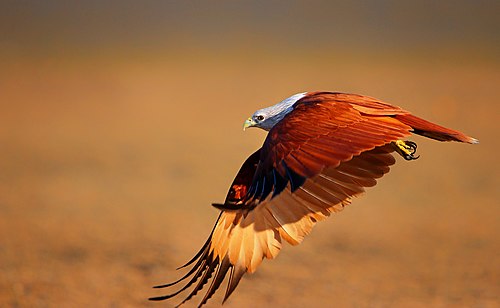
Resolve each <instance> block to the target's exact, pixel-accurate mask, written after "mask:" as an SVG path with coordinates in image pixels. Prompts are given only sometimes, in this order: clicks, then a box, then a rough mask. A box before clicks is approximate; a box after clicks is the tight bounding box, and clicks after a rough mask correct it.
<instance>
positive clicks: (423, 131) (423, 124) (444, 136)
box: [394, 114, 479, 143]
mask: <svg viewBox="0 0 500 308" xmlns="http://www.w3.org/2000/svg"><path fill="white" fill-rule="evenodd" d="M394 117H395V118H396V119H397V120H399V121H401V122H402V123H404V124H406V125H409V126H411V127H412V128H413V133H415V134H418V135H422V136H425V137H428V138H432V139H435V140H439V141H458V142H465V143H479V140H477V139H475V138H472V137H469V136H467V135H465V134H464V133H461V132H459V131H456V130H453V129H449V128H446V127H443V126H440V125H437V124H434V123H431V122H429V121H426V120H424V119H421V118H419V117H416V116H414V115H411V114H398V115H395V116H394Z"/></svg>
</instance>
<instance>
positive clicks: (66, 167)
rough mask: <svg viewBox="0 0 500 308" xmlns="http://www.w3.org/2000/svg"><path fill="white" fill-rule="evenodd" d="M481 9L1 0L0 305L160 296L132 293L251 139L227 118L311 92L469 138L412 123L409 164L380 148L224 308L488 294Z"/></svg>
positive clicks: (493, 52) (497, 268)
mask: <svg viewBox="0 0 500 308" xmlns="http://www.w3.org/2000/svg"><path fill="white" fill-rule="evenodd" d="M499 12H500V3H499V2H498V1H483V0H479V1H393V0H383V1H343V2H338V1H216V2H213V1H211V2H201V1H131V0H122V1H114V0H113V1H105V2H104V1H94V0H90V1H35V0H25V1H10V0H3V1H1V2H0V107H1V109H0V110H1V111H0V306H2V307H9V306H10V307H89V306H91V307H137V306H150V307H165V306H166V307H172V306H174V305H175V304H178V303H179V302H180V298H179V299H174V300H170V301H168V302H163V303H161V304H158V303H151V302H148V301H147V300H146V298H148V297H150V296H156V295H162V294H164V292H159V291H158V290H153V289H151V286H153V285H156V284H160V283H164V282H170V281H173V280H175V279H176V278H177V277H179V275H180V274H182V273H179V272H175V270H174V269H175V267H177V266H178V265H181V264H182V263H183V262H184V261H186V260H188V259H189V258H190V257H191V256H192V255H193V254H194V253H195V252H196V251H197V250H198V248H199V247H200V246H201V245H202V243H203V242H204V240H205V239H206V237H207V236H208V234H209V232H210V229H211V227H212V224H213V223H214V221H215V219H216V217H217V211H216V210H215V209H214V208H212V207H211V206H210V203H211V202H220V201H223V200H224V197H225V194H226V192H227V189H228V187H229V184H230V183H231V182H232V179H233V176H234V175H235V174H236V172H237V170H238V168H239V167H240V165H241V163H242V162H243V161H244V159H245V158H246V157H247V156H248V155H250V154H251V153H252V152H253V151H254V150H255V149H256V148H258V147H259V146H260V145H261V143H262V141H263V139H264V137H265V132H263V131H258V130H250V131H247V132H245V133H243V131H242V124H243V121H244V120H245V119H246V118H247V117H248V116H249V115H251V114H252V113H253V112H254V111H255V110H257V109H260V108H262V107H266V106H269V105H272V104H275V103H277V102H278V101H280V100H281V99H283V98H286V97H288V96H290V95H292V94H294V93H297V92H302V91H314V90H331V91H342V92H354V93H361V94H366V95H370V96H374V97H377V98H380V99H383V100H385V101H387V102H390V103H392V104H395V105H399V106H402V107H404V108H405V109H408V110H410V111H412V112H413V113H414V114H417V115H419V116H421V117H424V118H426V119H428V120H430V121H435V122H437V123H440V124H442V125H444V126H448V127H451V128H454V129H458V130H461V131H463V132H465V133H467V134H469V135H471V136H473V137H476V138H478V139H480V141H481V143H480V144H479V145H474V146H471V145H465V144H455V143H439V142H435V141H430V140H426V139H424V138H421V137H414V138H413V140H414V141H416V142H417V143H418V144H419V153H420V155H421V158H420V159H419V160H418V161H413V162H406V161H404V160H402V159H398V164H397V165H395V166H394V167H393V168H392V171H391V173H390V174H389V175H388V176H386V177H385V178H384V179H383V180H381V182H380V183H379V185H377V187H375V188H373V189H370V190H369V191H368V193H367V195H366V196H364V197H363V198H360V199H357V200H355V202H354V203H353V205H351V206H350V207H348V208H347V209H346V210H344V211H343V212H342V213H340V214H338V215H334V217H331V218H330V219H329V220H327V221H326V222H323V223H320V224H319V225H318V226H317V227H316V228H315V230H314V231H313V233H312V234H311V235H310V236H309V237H308V238H307V239H306V240H305V241H304V243H303V244H302V245H300V246H298V247H294V248H291V247H289V246H288V247H285V249H284V250H283V251H282V253H281V254H280V256H279V257H278V258H277V259H276V260H273V261H272V262H269V261H266V262H264V263H263V265H262V266H261V268H260V269H259V271H258V272H257V273H256V274H254V275H248V276H246V277H245V278H244V279H243V281H242V282H241V284H240V286H239V287H238V289H237V290H236V292H235V293H234V294H233V295H232V297H231V298H230V300H229V301H228V302H227V303H226V307H256V306H260V307H330V306H333V305H335V306H336V307H454V306H457V307H459V306H460V307H463V306H468V307H498V306H499V305H500V299H499V294H500V262H499V254H500V243H499V240H498V239H499V237H500V221H499V220H500V209H499V202H498V200H499V197H500V195H499V184H500V183H499V164H498V161H497V160H498V157H497V154H498V151H499V150H500V147H499V146H498V137H497V136H496V134H497V133H498V132H499V115H500V102H499V100H498V87H499V84H500V70H499V69H500V58H499V55H500V35H499V33H500V19H499V18H498V13H499ZM221 293H223V292H221ZM221 295H222V294H218V295H216V296H215V298H214V299H212V300H211V301H210V302H209V305H208V306H210V307H219V305H220V301H221V298H222V297H221ZM199 300H200V298H199V297H197V298H195V299H194V300H193V301H192V302H189V303H188V304H187V306H188V307H194V305H195V304H197V302H198V301H199Z"/></svg>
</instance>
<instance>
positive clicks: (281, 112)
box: [243, 92, 307, 131]
mask: <svg viewBox="0 0 500 308" xmlns="http://www.w3.org/2000/svg"><path fill="white" fill-rule="evenodd" d="M306 94H307V92H303V93H298V94H295V95H292V96H290V97H289V98H287V99H284V100H282V101H281V102H279V103H277V104H276V105H274V106H271V107H267V108H263V109H260V110H257V111H255V113H254V114H253V115H252V116H251V117H250V118H248V119H247V120H246V121H245V123H244V124H243V130H245V129H247V128H248V127H258V128H262V129H263V130H267V131H269V130H271V128H273V127H274V125H276V124H277V123H278V122H279V121H281V120H282V119H283V118H284V117H285V116H286V115H287V114H288V113H289V112H291V111H292V110H293V104H295V103H296V102H297V101H298V100H299V99H301V98H303V97H304V96H306Z"/></svg>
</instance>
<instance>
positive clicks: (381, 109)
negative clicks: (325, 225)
mask: <svg viewBox="0 0 500 308" xmlns="http://www.w3.org/2000/svg"><path fill="white" fill-rule="evenodd" d="M250 127H256V128H260V129H263V130H266V131H268V134H267V136H266V138H265V141H264V143H263V145H262V147H261V148H259V149H258V150H257V151H255V152H254V153H253V154H251V155H250V156H249V157H248V158H247V160H246V161H245V162H244V163H243V165H242V166H241V168H240V170H239V171H238V173H237V174H236V177H235V178H234V181H233V182H232V184H231V186H230V188H229V191H228V193H227V196H226V199H225V201H224V203H214V204H212V205H213V206H214V207H215V208H217V209H218V210H220V213H219V216H218V218H217V220H216V223H215V226H214V227H213V229H212V231H211V233H210V235H209V237H208V239H207V240H206V242H205V244H204V245H203V246H202V248H201V249H200V250H199V252H198V253H197V254H196V255H195V256H194V257H193V258H192V259H191V260H190V261H189V262H187V263H186V264H184V265H183V266H181V267H179V268H178V269H181V268H186V267H189V266H192V267H191V269H190V270H189V271H188V272H187V273H186V274H185V275H184V276H183V277H181V278H180V279H178V280H177V281H175V282H172V283H168V284H163V285H158V286H155V287H154V288H167V287H172V286H175V285H177V284H179V283H181V282H182V281H187V282H186V284H185V285H184V286H183V287H181V288H180V289H179V290H177V291H175V292H173V293H171V294H169V295H164V296H157V297H152V298H149V299H150V300H153V301H160V300H165V299H169V298H172V297H176V296H178V295H179V294H180V293H181V292H183V291H185V290H187V289H189V288H190V287H192V288H191V290H190V292H189V294H188V295H187V297H185V299H184V300H183V301H182V302H181V303H180V304H179V305H178V306H180V305H182V304H184V303H185V302H186V301H188V300H190V299H191V298H193V297H194V296H195V295H196V294H197V293H198V292H200V291H201V290H202V288H203V287H204V286H205V285H206V284H207V283H208V282H209V281H210V285H209V286H208V289H207V291H206V293H205V294H204V296H203V298H202V300H201V302H200V303H199V306H198V307H201V306H202V305H204V304H206V303H207V301H208V300H209V299H210V298H211V297H212V296H213V294H214V293H215V292H216V291H217V289H218V288H219V287H220V285H221V284H222V282H223V281H224V280H225V278H226V276H228V275H229V278H228V283H227V287H226V291H225V295H224V299H223V302H222V303H224V302H225V301H226V300H227V299H228V298H229V296H230V295H231V294H232V293H233V291H234V290H235V288H236V287H237V285H238V283H239V282H240V280H241V278H242V277H243V275H245V274H246V273H254V272H255V271H256V269H257V268H258V266H259V265H260V264H261V262H262V261H263V260H264V259H274V258H275V257H276V256H277V255H278V253H279V252H280V250H281V248H282V246H283V244H284V243H288V244H291V245H298V244H300V243H301V242H302V241H303V239H304V237H305V236H306V235H308V234H309V233H310V232H311V230H312V228H313V227H314V225H315V224H316V223H317V222H319V221H322V220H324V219H325V218H327V217H328V216H330V214H332V213H336V212H339V211H341V210H342V209H343V208H344V207H345V206H347V205H348V204H350V203H351V201H352V199H353V198H354V197H357V196H359V195H361V194H362V193H364V192H365V188H368V187H372V186H375V185H376V183H377V180H378V179H380V178H381V177H382V176H383V175H385V174H386V173H387V172H389V168H390V166H392V165H393V164H394V163H395V161H396V160H395V157H394V156H395V155H394V154H396V155H400V156H402V157H403V158H404V159H405V160H407V161H411V160H415V159H417V158H418V157H419V156H417V155H416V149H417V144H416V143H415V142H413V141H409V140H404V139H405V138H406V137H409V136H410V135H412V134H416V135H421V136H424V137H427V138H431V139H435V140H438V141H457V142H464V143H469V144H475V143H478V140H477V139H475V138H472V137H469V136H467V135H465V134H463V133H461V132H459V131H456V130H453V129H449V128H445V127H443V126H440V125H437V124H434V123H431V122H429V121H426V120H424V119H422V118H419V117H417V116H414V115H412V114H411V113H410V112H408V111H406V110H404V109H402V108H400V107H398V106H394V105H391V104H388V103H385V102H383V101H381V100H379V99H376V98H372V97H368V96H364V95H359V94H349V93H341V92H304V93H298V94H295V95H292V96H290V97H288V98H286V99H284V100H282V101H281V102H279V103H278V104H275V105H273V106H271V107H267V108H263V109H260V110H257V111H256V112H255V113H254V114H253V115H252V116H251V117H249V118H248V119H247V120H246V121H245V122H244V125H243V130H245V129H247V128H250Z"/></svg>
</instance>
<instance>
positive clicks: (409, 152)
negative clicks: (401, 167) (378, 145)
mask: <svg viewBox="0 0 500 308" xmlns="http://www.w3.org/2000/svg"><path fill="white" fill-rule="evenodd" d="M392 144H394V147H395V148H396V152H398V153H399V155H401V156H403V158H404V159H406V160H414V159H417V158H418V157H419V156H413V154H415V152H416V151H417V144H416V143H415V142H412V141H403V140H396V141H394V142H393V143H392Z"/></svg>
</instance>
